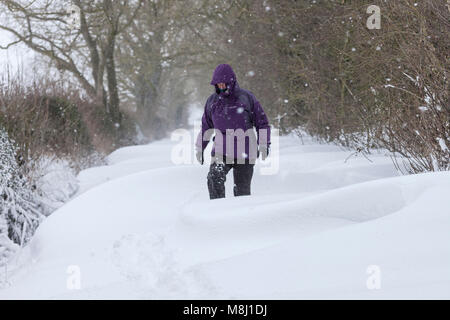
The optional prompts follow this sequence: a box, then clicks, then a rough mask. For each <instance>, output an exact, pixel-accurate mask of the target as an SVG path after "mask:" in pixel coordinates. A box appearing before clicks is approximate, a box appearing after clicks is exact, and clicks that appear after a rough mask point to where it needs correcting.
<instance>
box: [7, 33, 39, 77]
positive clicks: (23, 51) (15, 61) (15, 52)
mask: <svg viewBox="0 0 450 320" xmlns="http://www.w3.org/2000/svg"><path fill="white" fill-rule="evenodd" d="M13 40H14V38H13V36H12V35H11V34H10V33H9V32H7V31H3V30H0V44H1V45H2V46H6V45H7V44H8V43H10V42H11V41H13ZM34 56H35V54H34V52H33V51H32V50H30V49H28V48H26V47H25V46H24V45H22V44H19V45H14V46H13V47H11V48H9V49H8V50H3V49H0V74H3V73H4V72H6V67H7V65H8V64H9V66H10V67H11V69H10V70H11V71H12V72H13V73H15V72H16V70H17V66H18V65H22V66H23V67H24V73H25V74H27V72H31V68H30V66H31V65H32V62H33V60H34Z"/></svg>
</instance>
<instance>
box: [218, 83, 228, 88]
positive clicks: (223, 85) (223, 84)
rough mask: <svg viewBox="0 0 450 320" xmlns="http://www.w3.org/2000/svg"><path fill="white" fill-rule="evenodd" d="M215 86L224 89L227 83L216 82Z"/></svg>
mask: <svg viewBox="0 0 450 320" xmlns="http://www.w3.org/2000/svg"><path fill="white" fill-rule="evenodd" d="M217 86H218V87H219V89H225V88H226V87H227V85H226V84H225V83H223V82H221V83H218V84H217Z"/></svg>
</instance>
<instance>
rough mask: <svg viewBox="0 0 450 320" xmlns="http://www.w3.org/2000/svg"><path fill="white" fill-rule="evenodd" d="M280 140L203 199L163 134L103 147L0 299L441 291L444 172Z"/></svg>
mask: <svg viewBox="0 0 450 320" xmlns="http://www.w3.org/2000/svg"><path fill="white" fill-rule="evenodd" d="M280 143H281V147H280V148H281V149H280V154H281V159H280V172H279V173H278V174H277V175H272V176H263V175H259V172H258V166H257V168H256V170H255V178H254V182H253V195H252V196H250V197H240V198H233V197H228V198H227V199H221V200H215V201H210V200H209V199H208V196H207V189H206V174H207V171H208V167H207V166H199V165H190V166H174V165H172V164H171V162H170V158H169V157H170V154H171V153H170V151H171V148H172V147H173V143H172V142H170V141H168V140H164V141H160V142H157V143H152V144H149V145H145V146H136V147H128V148H123V149H120V150H118V151H116V152H114V153H113V154H111V155H110V156H109V158H108V164H109V165H107V166H103V167H98V168H91V169H88V170H85V171H83V172H81V173H80V175H79V176H78V179H79V180H80V183H81V186H82V187H81V191H80V192H79V195H78V196H77V197H76V198H75V199H73V200H72V201H70V202H69V203H67V204H66V205H64V206H63V207H61V208H60V209H59V210H57V211H56V212H55V213H53V214H52V215H51V216H50V217H49V218H48V219H47V220H46V221H45V222H44V223H43V224H42V225H41V226H40V227H39V229H38V231H37V233H36V235H35V237H34V239H33V241H32V242H31V243H30V245H28V246H27V247H26V248H24V249H23V250H22V252H21V254H20V255H18V256H17V257H16V259H15V260H14V262H13V265H11V266H10V269H13V271H12V272H11V273H10V274H9V282H10V283H11V285H10V286H8V287H5V288H4V289H3V290H0V299H16V298H33V299H34V298H43V299H47V298H70V299H82V298H83V299H92V298H94V299H103V298H112V299H115V298H136V299H140V298H144V299H158V298H178V299H179V298H194V299H196V298H274V299H277V298H289V299H291V298H294V299H297V298H450V273H449V272H448V270H450V254H449V253H450V233H449V232H448V230H449V226H450V199H449V197H448V196H447V195H448V194H449V192H450V173H449V172H440V173H433V174H421V175H414V176H402V177H396V176H397V172H396V170H395V169H394V167H393V165H392V164H391V163H390V159H389V158H387V157H385V156H383V155H382V154H378V155H374V156H372V157H371V160H372V161H373V162H372V163H371V162H369V161H367V160H366V159H364V158H351V159H349V160H348V161H347V162H344V160H345V159H346V158H347V157H348V156H349V154H350V152H348V151H342V150H340V149H339V148H337V147H335V146H330V145H319V144H316V143H314V142H313V141H311V140H308V141H307V143H306V144H305V145H300V143H299V141H298V140H297V139H296V138H293V137H284V138H281V139H280ZM231 190H232V175H229V179H228V181H227V195H228V196H230V195H231V192H232V191H231ZM370 266H375V268H376V270H378V271H379V272H378V273H379V278H380V279H379V280H380V281H379V283H380V288H379V289H377V290H370V289H369V288H368V287H367V281H368V279H369V278H370V276H371V275H370V274H367V270H368V268H369V271H370V270H372V269H373V267H370ZM371 268H372V269H371ZM74 270H75V271H74ZM0 273H1V272H0ZM74 276H77V277H78V278H77V279H78V280H80V281H79V283H80V286H81V287H80V289H79V290H77V289H75V290H73V286H71V284H70V283H71V282H70V281H72V280H73V277H74ZM68 282H69V283H68Z"/></svg>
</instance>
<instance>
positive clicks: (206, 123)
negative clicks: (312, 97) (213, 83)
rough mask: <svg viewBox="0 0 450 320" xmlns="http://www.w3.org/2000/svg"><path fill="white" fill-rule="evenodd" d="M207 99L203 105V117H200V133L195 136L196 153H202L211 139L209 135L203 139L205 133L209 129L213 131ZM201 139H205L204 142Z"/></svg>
mask: <svg viewBox="0 0 450 320" xmlns="http://www.w3.org/2000/svg"><path fill="white" fill-rule="evenodd" d="M209 111H210V110H209V99H208V101H207V102H206V104H205V109H204V111H203V116H202V129H201V130H200V132H199V133H198V136H197V142H196V144H195V147H196V150H197V151H202V152H203V151H204V150H205V148H206V147H207V146H208V143H209V141H210V139H211V135H208V136H207V137H205V132H206V131H208V130H209V129H213V128H214V125H213V122H212V119H211V114H210V112H209ZM203 137H205V140H203Z"/></svg>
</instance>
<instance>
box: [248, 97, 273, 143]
mask: <svg viewBox="0 0 450 320" xmlns="http://www.w3.org/2000/svg"><path fill="white" fill-rule="evenodd" d="M252 99H253V112H252V114H253V123H254V125H255V128H256V132H257V136H258V139H257V143H258V145H259V144H260V141H259V138H260V135H261V134H262V137H263V140H262V141H261V144H267V145H270V125H269V120H268V119H267V115H266V113H265V112H264V110H263V108H262V106H261V104H260V103H259V101H258V100H256V98H255V96H252ZM263 131H265V132H263ZM264 133H266V134H264ZM264 137H267V139H265V138H264ZM264 140H266V141H264Z"/></svg>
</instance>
